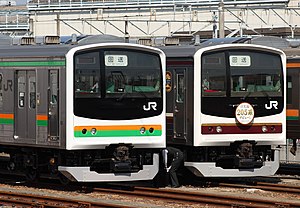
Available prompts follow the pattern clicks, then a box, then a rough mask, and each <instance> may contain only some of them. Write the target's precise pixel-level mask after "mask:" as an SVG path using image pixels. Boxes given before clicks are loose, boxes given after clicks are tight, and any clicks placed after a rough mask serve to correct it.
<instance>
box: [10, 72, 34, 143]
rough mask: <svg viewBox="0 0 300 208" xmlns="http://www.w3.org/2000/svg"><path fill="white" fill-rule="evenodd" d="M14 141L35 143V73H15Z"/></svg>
mask: <svg viewBox="0 0 300 208" xmlns="http://www.w3.org/2000/svg"><path fill="white" fill-rule="evenodd" d="M15 83H16V85H17V87H16V89H17V90H16V91H15V93H16V101H17V102H15V109H16V111H15V112H16V115H15V136H14V138H15V140H16V142H20V143H23V142H26V143H27V144H28V143H35V141H36V72H35V71H25V70H18V71H16V82H15Z"/></svg>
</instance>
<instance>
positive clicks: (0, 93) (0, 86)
mask: <svg viewBox="0 0 300 208" xmlns="http://www.w3.org/2000/svg"><path fill="white" fill-rule="evenodd" d="M2 80H3V75H2V74H0V110H1V109H2V108H3V91H2V86H3V83H2Z"/></svg>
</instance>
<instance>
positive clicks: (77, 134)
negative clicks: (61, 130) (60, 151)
mask: <svg viewBox="0 0 300 208" xmlns="http://www.w3.org/2000/svg"><path fill="white" fill-rule="evenodd" d="M161 135H162V131H161V130H155V131H154V132H153V133H150V132H149V131H146V132H145V133H144V134H141V133H140V131H138V130H120V131H117V130H115V131H105V130H102V131H97V132H96V134H95V135H92V134H91V132H90V131H87V132H86V134H83V133H82V132H81V131H74V136H75V137H125V136H161Z"/></svg>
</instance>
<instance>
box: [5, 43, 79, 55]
mask: <svg viewBox="0 0 300 208" xmlns="http://www.w3.org/2000/svg"><path fill="white" fill-rule="evenodd" d="M72 47H74V46H72V45H24V46H23V45H10V46H0V57H1V58H10V57H13V58H18V57H46V56H47V57H49V56H50V57H62V56H65V54H66V53H67V52H68V51H69V50H70V49H71V48H72Z"/></svg>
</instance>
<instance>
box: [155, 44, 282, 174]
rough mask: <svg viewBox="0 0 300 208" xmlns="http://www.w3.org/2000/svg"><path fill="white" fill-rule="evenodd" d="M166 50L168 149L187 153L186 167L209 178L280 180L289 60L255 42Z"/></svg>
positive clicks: (168, 48) (166, 48) (276, 50)
mask: <svg viewBox="0 0 300 208" xmlns="http://www.w3.org/2000/svg"><path fill="white" fill-rule="evenodd" d="M161 49H162V50H163V51H164V52H165V53H166V56H167V80H166V83H167V144H168V145H172V146H176V147H178V148H181V149H182V150H183V151H184V152H185V161H186V162H185V166H186V167H188V169H190V170H191V171H192V172H194V173H195V174H196V175H199V176H200V175H202V176H208V177H214V176H216V177H220V176H224V177H228V176H233V174H234V176H235V177H239V176H256V175H272V174H274V173H275V171H276V170H277V168H278V167H279V153H278V152H279V151H278V149H276V148H275V147H276V146H277V145H281V144H284V143H285V139H286V136H285V134H286V120H285V118H286V105H285V99H286V98H285V96H284V95H285V92H286V91H285V90H286V89H285V86H284V83H286V80H285V70H284V69H285V67H286V57H285V54H284V53H283V52H282V51H281V50H278V49H275V48H270V47H264V46H257V45H250V44H219V45H215V46H208V45H205V46H204V45H203V46H201V45H200V46H185V47H184V46H177V48H176V47H174V46H173V47H168V46H166V47H162V48H161ZM168 77H169V79H168Z"/></svg>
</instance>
